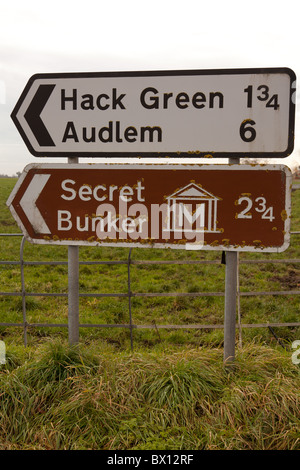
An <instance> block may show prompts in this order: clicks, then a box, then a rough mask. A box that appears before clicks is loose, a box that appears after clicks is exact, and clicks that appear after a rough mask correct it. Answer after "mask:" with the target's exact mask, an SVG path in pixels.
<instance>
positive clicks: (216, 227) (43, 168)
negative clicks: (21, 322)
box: [7, 164, 291, 252]
mask: <svg viewBox="0 0 300 470" xmlns="http://www.w3.org/2000/svg"><path fill="white" fill-rule="evenodd" d="M290 199H291V173H290V170H289V169H288V168H287V167H286V166H283V165H154V164H152V165H146V164H139V165H126V164H115V165H114V164H109V165H100V164H91V165H83V164H31V165H28V166H27V167H26V168H25V169H24V171H23V173H22V175H21V177H20V179H19V180H18V182H17V184H16V186H15V188H14V190H13V192H12V193H11V195H10V197H9V199H8V201H7V205H8V206H9V207H10V210H11V212H12V214H13V216H14V217H15V219H16V221H17V222H18V224H19V226H20V227H21V229H22V230H23V232H24V234H25V236H26V237H27V238H28V239H29V241H31V242H34V243H44V244H57V245H109V246H128V247H129V246H131V247H132V246H137V247H157V248H172V249H185V248H186V249H195V250H200V249H204V250H233V251H268V252H276V251H283V250H285V249H286V248H287V247H288V246H289V230H290Z"/></svg>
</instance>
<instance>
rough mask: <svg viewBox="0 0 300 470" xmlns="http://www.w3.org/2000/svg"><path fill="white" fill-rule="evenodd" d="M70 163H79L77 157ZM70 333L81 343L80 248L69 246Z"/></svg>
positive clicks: (71, 338) (71, 342)
mask: <svg viewBox="0 0 300 470" xmlns="http://www.w3.org/2000/svg"><path fill="white" fill-rule="evenodd" d="M68 163H78V158H77V157H70V158H68ZM68 331H69V343H70V344H77V343H78V342H79V247H78V246H71V245H70V246H68Z"/></svg>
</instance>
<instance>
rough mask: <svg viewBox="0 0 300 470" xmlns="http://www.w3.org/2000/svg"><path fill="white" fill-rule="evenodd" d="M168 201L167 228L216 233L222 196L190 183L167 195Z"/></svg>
mask: <svg viewBox="0 0 300 470" xmlns="http://www.w3.org/2000/svg"><path fill="white" fill-rule="evenodd" d="M166 200H167V202H168V220H167V229H166V230H169V231H170V232H179V231H181V232H182V230H183V227H184V230H185V231H186V232H187V231H191V232H195V231H196V232H204V233H214V232H219V230H218V229H217V204H218V201H220V198H219V197H217V196H214V195H213V194H211V193H209V192H208V191H206V190H205V189H203V188H202V187H201V186H200V185H198V184H195V183H190V184H188V185H187V186H184V187H183V188H180V189H178V190H176V191H175V192H174V193H173V194H171V195H170V196H167V197H166Z"/></svg>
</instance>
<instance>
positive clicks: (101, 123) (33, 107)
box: [11, 68, 296, 159]
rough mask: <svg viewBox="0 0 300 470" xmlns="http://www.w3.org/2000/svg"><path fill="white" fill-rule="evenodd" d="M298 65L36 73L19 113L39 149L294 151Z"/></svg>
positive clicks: (20, 124)
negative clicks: (291, 66)
mask: <svg viewBox="0 0 300 470" xmlns="http://www.w3.org/2000/svg"><path fill="white" fill-rule="evenodd" d="M295 87H296V76H295V73H294V72H293V71H292V70H291V69H289V68H254V69H220V70H218V69H216V70H182V71H176V70H175V71H149V72H146V71H142V72H103V73H60V74H38V75H34V76H32V77H31V78H30V79H29V81H28V83H27V85H26V87H25V89H24V91H23V93H22V94H21V96H20V99H19V100H18V102H17V104H16V106H15V108H14V110H13V112H12V115H11V116H12V119H13V121H14V123H15V125H16V126H17V128H18V130H19V132H20V134H21V136H22V138H23V140H24V141H25V143H26V145H27V147H28V149H29V151H30V152H31V153H32V154H33V155H35V156H40V157H43V156H49V157H63V156H82V157H118V158H120V157H137V156H138V157H152V158H153V157H155V158H158V157H180V158H186V157H191V156H192V157H195V158H197V159H198V158H201V157H207V156H209V157H212V158H215V157H216V158H218V157H226V158H228V157H234V156H237V157H241V156H247V157H269V158H272V157H286V156H288V155H289V154H290V153H291V152H292V151H293V147H294V120H295Z"/></svg>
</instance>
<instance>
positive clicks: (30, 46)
mask: <svg viewBox="0 0 300 470" xmlns="http://www.w3.org/2000/svg"><path fill="white" fill-rule="evenodd" d="M298 5H299V2H298V1H296V0H284V1H282V0H280V1H277V0H271V1H269V0H259V1H257V0H247V1H241V0H238V1H235V0H227V1H219V0H214V1H209V0H204V1H202V0H184V1H183V0H181V1H178V0H151V1H150V2H145V1H143V0H111V1H109V2H108V1H107V0H105V1H103V0H97V1H95V0H85V1H84V2H82V1H80V2H79V1H78V2H77V1H76V0H71V1H69V0H59V1H57V0H51V2H42V1H41V0H39V1H37V0H25V1H24V0H9V1H7V0H0V21H1V27H0V70H1V76H0V173H6V174H8V175H11V174H14V173H16V172H17V171H22V170H23V168H24V167H25V165H26V164H28V163H37V162H38V161H42V162H52V163H53V162H54V161H59V162H61V163H62V162H63V161H64V159H60V160H55V159H53V158H52V159H49V158H48V159H44V158H43V159H40V158H37V157H34V156H32V155H31V154H30V153H29V152H28V150H27V147H26V145H25V143H23V140H22V139H21V137H20V135H19V133H18V131H17V129H16V128H15V126H14V124H13V122H12V120H11V118H10V114H11V111H12V109H13V108H14V106H15V104H16V102H17V100H18V98H19V96H20V94H21V92H22V91H23V89H24V87H25V85H26V83H27V81H28V79H29V78H30V77H31V76H32V75H33V74H36V73H46V72H48V73H50V72H102V71H127V70H136V71H140V70H180V69H208V68H209V69H212V68H213V69H218V68H245V67H246V68H248V67H290V68H291V69H293V70H294V72H295V73H296V75H297V76H300V15H299V8H297V7H298ZM298 95H299V97H300V94H299V93H298ZM298 95H297V105H298V101H299V99H298ZM298 126H299V120H298V119H297V122H296V144H295V152H294V154H293V156H292V157H293V158H294V157H295V156H296V157H297V156H298V152H299V150H298V149H299V148H300V145H298V136H297V127H298ZM285 160H287V159H285ZM65 161H66V160H65ZM94 161H96V160H94ZM98 161H99V160H98ZM85 162H86V161H85Z"/></svg>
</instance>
